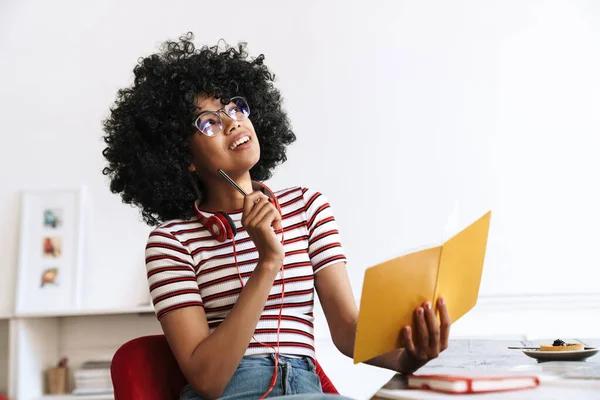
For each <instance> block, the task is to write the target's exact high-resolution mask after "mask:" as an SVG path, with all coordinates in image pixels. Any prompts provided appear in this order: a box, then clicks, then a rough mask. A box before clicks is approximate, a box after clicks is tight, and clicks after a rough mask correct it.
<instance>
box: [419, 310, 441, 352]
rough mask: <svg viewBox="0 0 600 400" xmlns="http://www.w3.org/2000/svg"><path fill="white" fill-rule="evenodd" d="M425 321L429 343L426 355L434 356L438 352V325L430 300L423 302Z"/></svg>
mask: <svg viewBox="0 0 600 400" xmlns="http://www.w3.org/2000/svg"><path fill="white" fill-rule="evenodd" d="M423 308H424V309H425V311H424V312H425V321H426V322H427V330H428V333H429V343H428V347H429V348H428V351H427V356H428V357H429V358H436V357H437V356H438V355H439V354H440V326H439V324H438V321H437V319H436V318H435V312H434V311H433V309H432V307H431V302H429V301H428V302H426V303H425V304H424V307H423Z"/></svg>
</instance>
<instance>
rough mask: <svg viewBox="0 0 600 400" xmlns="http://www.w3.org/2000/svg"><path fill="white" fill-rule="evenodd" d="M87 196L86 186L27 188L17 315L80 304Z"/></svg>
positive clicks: (22, 197) (22, 228) (21, 226)
mask: <svg viewBox="0 0 600 400" xmlns="http://www.w3.org/2000/svg"><path fill="white" fill-rule="evenodd" d="M84 198H85V188H84V187H78V188H72V189H56V190H28V191H24V192H23V193H22V196H21V219H20V231H19V267H18V272H17V288H16V290H17V293H16V294H17V297H16V301H15V313H16V314H17V315H18V314H27V313H40V314H45V313H56V312H61V311H62V312H64V311H74V310H77V309H79V308H80V305H81V279H82V273H81V272H82V267H83V266H82V262H83V243H84V201H85V199H84Z"/></svg>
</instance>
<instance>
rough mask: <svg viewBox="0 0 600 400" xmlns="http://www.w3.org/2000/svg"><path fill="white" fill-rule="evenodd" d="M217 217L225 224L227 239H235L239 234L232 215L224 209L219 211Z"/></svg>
mask: <svg viewBox="0 0 600 400" xmlns="http://www.w3.org/2000/svg"><path fill="white" fill-rule="evenodd" d="M215 217H217V218H219V219H220V220H221V221H222V223H223V226H224V227H225V232H226V233H227V235H226V239H233V237H234V236H235V235H236V234H237V229H236V227H235V223H234V222H233V220H232V219H231V217H230V216H229V215H227V213H224V212H222V211H219V212H217V213H216V214H215ZM223 241H224V240H223Z"/></svg>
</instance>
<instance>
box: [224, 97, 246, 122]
mask: <svg viewBox="0 0 600 400" xmlns="http://www.w3.org/2000/svg"><path fill="white" fill-rule="evenodd" d="M225 109H226V111H227V115H229V116H230V117H231V118H233V119H235V120H237V121H240V120H242V119H245V118H248V116H249V115H250V107H248V103H246V100H245V99H244V98H243V97H234V98H232V99H231V102H230V103H229V104H228V105H227V107H225Z"/></svg>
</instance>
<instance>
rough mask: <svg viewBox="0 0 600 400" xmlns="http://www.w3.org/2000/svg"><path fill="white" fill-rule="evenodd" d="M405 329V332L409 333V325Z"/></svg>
mask: <svg viewBox="0 0 600 400" xmlns="http://www.w3.org/2000/svg"><path fill="white" fill-rule="evenodd" d="M405 329H406V333H408V334H409V335H410V326H407V327H406V328H405Z"/></svg>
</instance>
